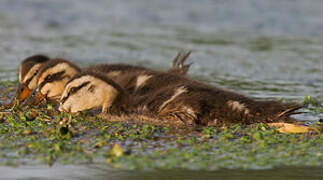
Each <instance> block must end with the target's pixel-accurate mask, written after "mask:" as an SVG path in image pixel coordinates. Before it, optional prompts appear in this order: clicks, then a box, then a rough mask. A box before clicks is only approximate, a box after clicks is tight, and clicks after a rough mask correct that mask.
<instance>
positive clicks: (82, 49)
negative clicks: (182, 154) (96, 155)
mask: <svg viewBox="0 0 323 180" xmlns="http://www.w3.org/2000/svg"><path fill="white" fill-rule="evenodd" d="M322 7H323V1H320V0H307V1H302V0H284V1H282V0H271V1H266V0H245V1H243V2H241V1H234V0H217V1H213V0H200V1H195V0H177V1H171V0H137V1H133V0H123V1H112V0H96V1H90V0H88V1H87V0H69V1H65V0H55V1H43V0H24V1H19V0H0V41H1V43H0V55H1V56H0V57H1V58H0V81H3V80H15V79H17V69H18V66H19V63H20V62H21V61H22V60H23V59H24V58H25V57H27V56H30V55H33V54H35V53H45V54H48V55H50V56H52V57H56V56H60V57H64V58H67V59H71V60H73V61H75V62H77V63H78V64H80V65H81V66H87V65H89V64H95V63H103V62H108V63H113V62H123V63H132V64H141V65H145V66H148V67H151V68H155V69H160V70H164V69H167V68H168V67H169V64H170V61H171V59H172V58H173V57H174V56H175V55H176V53H177V52H178V51H179V50H192V51H193V53H192V55H191V58H190V61H191V62H194V64H193V66H192V68H191V70H190V76H192V77H193V78H198V79H202V80H203V81H206V82H208V83H212V84H214V85H217V86H220V87H223V88H227V89H231V90H234V91H237V92H241V93H243V94H246V95H248V96H251V97H256V98H269V99H276V98H284V99H287V100H294V101H302V100H303V99H304V96H305V95H310V96H312V97H316V98H317V99H318V100H319V101H322V100H323V95H322V93H321V90H322V88H323V78H322V74H323V61H322V59H323V51H322V49H323V21H322V18H323V11H322ZM318 116H321V114H319V115H317V116H311V115H305V116H300V119H301V120H316V119H318ZM57 168H58V169H56V168H50V169H48V170H47V171H53V172H55V171H58V172H62V171H60V169H64V168H63V167H57ZM74 168H81V169H82V168H85V169H88V168H87V167H74ZM9 169H10V171H9V172H12V171H14V170H15V171H18V172H20V173H25V172H27V171H26V169H24V168H18V169H11V168H9ZM40 169H41V168H40ZM6 170H8V168H7V167H1V168H0V171H6ZM28 171H29V170H28ZM35 171H36V172H39V171H40V170H39V169H37V168H36V169H35ZM108 172H110V171H108ZM113 172H115V171H113ZM64 173H65V174H64ZM64 173H61V174H60V175H61V177H69V176H70V175H71V174H69V172H65V171H64ZM116 173H118V171H116ZM255 173H256V172H255ZM271 173H273V172H271ZM40 174H43V173H40ZM44 174H45V173H44ZM55 174H56V173H55ZM94 174H100V173H96V172H95V173H94ZM144 174H145V173H144ZM140 175H143V174H140ZM310 175H311V173H309V176H310ZM89 176H92V175H87V174H83V175H81V176H80V177H84V178H86V177H89ZM98 176H99V175H98ZM147 176H148V175H147ZM321 176H322V175H321ZM2 177H5V176H2ZM7 177H11V176H10V174H8V173H7ZM27 177H28V176H26V177H25V178H27ZM103 177H105V176H103ZM205 177H207V176H205ZM22 178H23V176H22ZM300 178H301V177H299V179H300ZM70 179H72V178H70ZM125 179H126V178H125ZM311 179H312V178H311Z"/></svg>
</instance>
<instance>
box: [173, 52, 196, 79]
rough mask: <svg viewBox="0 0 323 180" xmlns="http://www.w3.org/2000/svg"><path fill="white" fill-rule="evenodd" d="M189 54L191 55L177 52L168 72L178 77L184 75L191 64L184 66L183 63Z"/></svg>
mask: <svg viewBox="0 0 323 180" xmlns="http://www.w3.org/2000/svg"><path fill="white" fill-rule="evenodd" d="M190 54H191V51H188V52H179V53H178V54H177V56H176V57H175V58H174V60H173V63H172V67H171V69H170V70H169V71H168V72H170V73H175V74H179V75H186V74H187V72H188V70H189V68H190V66H191V65H192V63H189V64H185V61H186V60H187V59H188V57H189V56H190Z"/></svg>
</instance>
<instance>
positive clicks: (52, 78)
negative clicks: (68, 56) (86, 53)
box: [25, 59, 81, 105]
mask: <svg viewBox="0 0 323 180" xmlns="http://www.w3.org/2000/svg"><path fill="white" fill-rule="evenodd" d="M80 71H81V70H80V68H79V67H77V66H76V65H75V64H73V63H71V62H69V61H67V60H64V59H53V60H51V61H49V62H47V63H45V64H44V65H43V66H42V67H41V68H40V70H39V72H38V74H37V77H36V86H37V87H36V88H35V89H34V90H33V91H32V94H31V95H30V96H29V97H28V98H27V100H26V102H25V104H27V105H36V104H39V103H40V102H41V101H42V100H43V99H47V100H59V99H60V97H61V95H62V93H63V90H64V87H65V85H66V83H67V82H68V81H69V80H70V79H71V78H72V77H73V76H75V75H76V74H77V73H79V72H80Z"/></svg>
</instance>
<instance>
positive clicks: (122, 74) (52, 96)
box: [25, 53, 190, 105]
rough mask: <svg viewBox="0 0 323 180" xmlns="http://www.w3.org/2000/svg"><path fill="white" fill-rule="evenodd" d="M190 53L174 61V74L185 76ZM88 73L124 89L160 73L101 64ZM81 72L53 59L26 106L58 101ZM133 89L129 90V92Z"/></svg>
mask: <svg viewBox="0 0 323 180" xmlns="http://www.w3.org/2000/svg"><path fill="white" fill-rule="evenodd" d="M188 55H189V53H180V54H179V55H178V56H177V57H176V58H175V59H174V60H173V61H174V63H173V67H172V68H171V70H170V71H172V74H176V72H178V75H185V73H186V72H187V71H188V68H189V66H190V65H185V64H184V62H185V60H186V59H187V57H188ZM86 70H87V71H93V72H102V73H103V74H104V75H105V76H107V77H109V78H112V79H113V80H115V81H116V82H117V83H119V84H120V85H121V86H122V87H128V86H129V85H132V84H133V82H134V83H138V81H139V83H140V82H141V81H143V80H142V79H141V78H142V77H141V76H140V77H138V76H139V75H140V74H141V73H145V72H150V73H156V74H157V73H158V72H157V71H156V72H155V71H152V70H149V69H147V68H144V67H141V66H135V65H127V64H99V65H95V66H91V67H89V68H87V69H86ZM79 72H81V70H80V68H79V67H77V66H76V65H75V64H73V63H72V62H69V61H67V60H64V59H53V60H51V61H49V62H48V63H45V64H43V66H42V67H41V69H40V70H39V72H38V74H37V76H35V78H36V82H37V88H36V89H35V90H34V91H33V94H32V95H31V96H30V97H29V98H28V100H27V101H26V103H25V104H28V105H31V104H34V105H35V104H38V103H39V102H40V101H42V100H43V99H45V98H46V99H47V100H58V99H59V98H60V95H61V93H62V92H63V90H64V86H65V84H66V82H67V81H68V80H69V79H71V78H72V77H73V76H74V75H76V74H77V73H79ZM128 89H129V90H130V89H133V88H127V90H128Z"/></svg>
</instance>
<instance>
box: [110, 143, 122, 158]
mask: <svg viewBox="0 0 323 180" xmlns="http://www.w3.org/2000/svg"><path fill="white" fill-rule="evenodd" d="M108 155H109V156H112V157H120V156H122V155H123V149H122V147H121V146H120V145H119V144H118V143H114V144H113V146H112V149H111V150H110V151H109V152H108Z"/></svg>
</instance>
